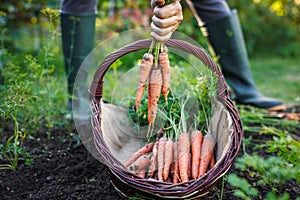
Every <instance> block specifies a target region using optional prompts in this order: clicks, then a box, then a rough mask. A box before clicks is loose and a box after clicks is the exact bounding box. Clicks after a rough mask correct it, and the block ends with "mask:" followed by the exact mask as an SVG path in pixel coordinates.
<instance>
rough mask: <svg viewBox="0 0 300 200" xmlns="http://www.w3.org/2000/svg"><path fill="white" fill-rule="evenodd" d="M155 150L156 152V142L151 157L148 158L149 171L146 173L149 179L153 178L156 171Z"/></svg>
mask: <svg viewBox="0 0 300 200" xmlns="http://www.w3.org/2000/svg"><path fill="white" fill-rule="evenodd" d="M157 150H158V141H156V142H155V144H154V146H153V149H152V155H151V158H150V166H149V171H148V176H149V177H153V176H154V175H155V172H156V170H157Z"/></svg>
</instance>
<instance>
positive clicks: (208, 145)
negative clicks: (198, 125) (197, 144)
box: [198, 134, 216, 177]
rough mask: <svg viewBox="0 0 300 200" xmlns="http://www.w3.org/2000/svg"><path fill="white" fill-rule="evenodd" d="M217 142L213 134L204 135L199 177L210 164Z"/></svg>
mask: <svg viewBox="0 0 300 200" xmlns="http://www.w3.org/2000/svg"><path fill="white" fill-rule="evenodd" d="M215 144H216V140H215V138H214V136H213V135H212V134H206V135H205V136H204V137H203V142H202V146H201V154H200V165H199V173H198V177H200V176H202V175H203V174H205V172H206V170H207V168H208V166H209V162H210V160H211V158H212V156H213V152H214V147H215Z"/></svg>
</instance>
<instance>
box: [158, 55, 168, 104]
mask: <svg viewBox="0 0 300 200" xmlns="http://www.w3.org/2000/svg"><path fill="white" fill-rule="evenodd" d="M158 62H159V66H160V68H161V75H162V87H161V93H162V95H163V97H164V99H165V100H167V96H168V94H169V92H170V78H171V68H170V61H169V57H168V54H167V53H165V52H162V53H160V54H159V57H158Z"/></svg>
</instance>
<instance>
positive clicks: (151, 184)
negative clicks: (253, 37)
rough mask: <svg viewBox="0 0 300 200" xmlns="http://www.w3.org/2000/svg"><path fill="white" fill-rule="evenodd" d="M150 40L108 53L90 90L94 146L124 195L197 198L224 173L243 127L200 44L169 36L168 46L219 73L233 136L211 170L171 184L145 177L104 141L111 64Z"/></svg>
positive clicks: (216, 69) (221, 99)
mask: <svg viewBox="0 0 300 200" xmlns="http://www.w3.org/2000/svg"><path fill="white" fill-rule="evenodd" d="M150 44H151V40H149V39H147V40H140V41H137V42H134V43H131V44H129V45H127V46H124V47H122V48H120V49H118V50H117V51H115V52H113V53H112V54H110V55H108V56H107V57H106V58H105V59H104V61H103V62H102V63H101V65H100V66H99V67H98V69H97V71H96V72H95V74H94V79H93V81H92V83H91V86H90V89H89V93H90V100H91V110H92V119H91V120H92V126H93V133H94V142H95V146H96V148H97V150H98V152H99V154H100V156H101V158H102V162H103V163H104V164H106V165H107V167H108V169H109V171H110V177H111V179H112V183H113V184H114V186H115V188H116V189H117V190H118V191H119V193H120V194H121V195H123V196H125V197H130V196H133V195H134V194H136V193H140V194H142V195H147V196H153V197H155V199H158V198H160V197H163V198H198V197H200V196H203V195H205V194H207V193H208V192H209V190H210V189H211V188H212V187H213V186H214V184H215V182H216V181H217V180H218V179H219V178H220V177H222V176H223V175H224V174H225V173H226V172H227V171H228V169H229V168H230V166H231V165H232V163H233V161H234V159H235V157H236V156H237V153H238V151H239V148H240V145H241V142H242V136H243V130H242V123H241V119H240V117H239V115H238V112H237V110H236V108H235V106H234V104H233V103H232V101H231V100H230V97H229V92H228V90H227V86H226V84H225V81H224V77H223V74H222V73H221V71H220V69H219V67H218V65H217V64H216V63H215V62H214V61H213V60H212V59H211V58H210V57H209V56H208V55H207V54H206V53H205V52H204V51H203V50H202V49H201V48H199V47H197V46H195V45H192V44H190V43H188V42H185V41H181V40H174V39H171V40H168V41H167V42H166V46H167V47H172V48H175V49H180V50H183V51H185V52H187V53H190V54H193V55H194V56H196V57H197V58H198V59H200V60H201V61H202V62H203V64H204V65H205V66H207V67H208V68H209V69H211V70H212V71H213V72H215V73H216V74H217V76H218V93H217V98H218V100H219V101H220V102H222V103H223V105H224V106H225V107H226V109H227V110H228V112H229V113H230V116H231V118H232V121H233V131H234V134H233V136H232V137H233V138H232V142H231V144H230V148H229V150H228V152H227V153H226V155H225V156H224V157H223V158H222V159H221V160H220V161H218V162H217V165H216V166H215V167H214V168H213V169H211V170H210V171H209V172H208V173H206V174H205V175H204V176H202V177H201V178H199V179H196V180H190V181H189V182H186V183H179V184H172V183H166V182H159V181H156V180H148V179H142V178H139V177H138V176H135V175H134V174H132V173H130V172H129V171H128V170H127V169H126V168H125V167H124V166H123V165H122V163H120V162H119V161H118V160H117V159H116V158H114V156H112V154H111V152H110V150H109V148H108V146H107V145H106V144H105V142H104V139H103V135H102V130H101V104H100V101H101V98H102V92H103V79H104V76H105V73H106V72H107V70H108V69H109V67H110V66H111V65H112V64H113V63H114V62H115V61H116V60H117V59H119V58H120V57H122V56H124V55H125V54H128V53H131V52H134V51H138V50H141V49H146V48H149V46H150Z"/></svg>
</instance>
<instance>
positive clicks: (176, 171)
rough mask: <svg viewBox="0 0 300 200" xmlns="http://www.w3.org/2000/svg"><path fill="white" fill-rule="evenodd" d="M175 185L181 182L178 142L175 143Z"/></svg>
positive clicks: (173, 172) (173, 173)
mask: <svg viewBox="0 0 300 200" xmlns="http://www.w3.org/2000/svg"><path fill="white" fill-rule="evenodd" d="M171 174H172V177H173V183H174V184H176V183H178V180H179V166H178V142H177V141H176V142H174V162H173V164H172V171H171Z"/></svg>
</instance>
